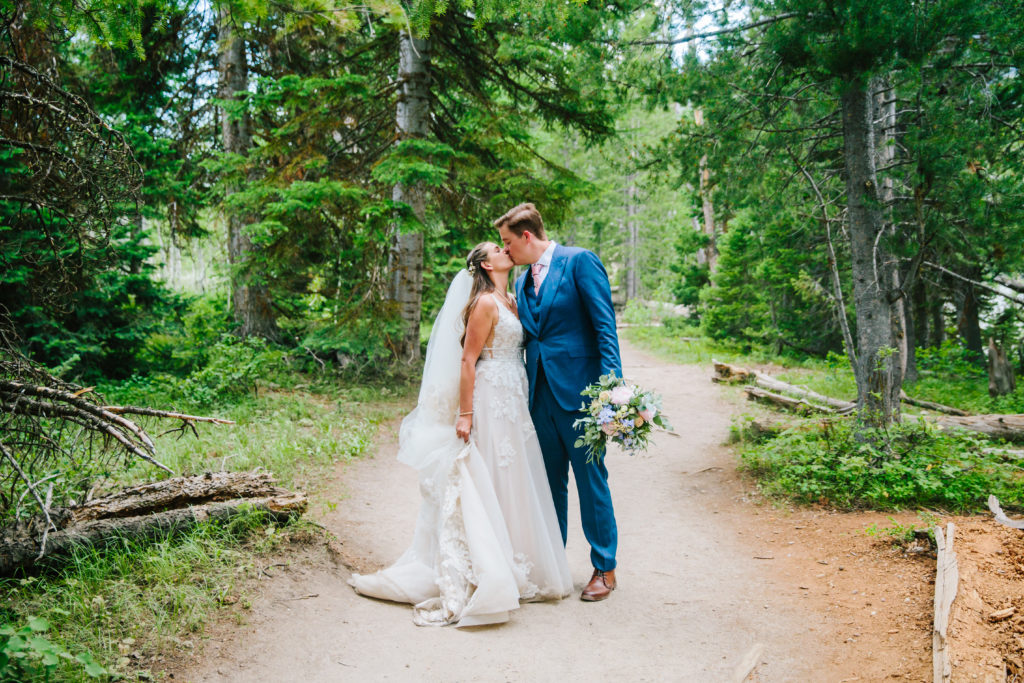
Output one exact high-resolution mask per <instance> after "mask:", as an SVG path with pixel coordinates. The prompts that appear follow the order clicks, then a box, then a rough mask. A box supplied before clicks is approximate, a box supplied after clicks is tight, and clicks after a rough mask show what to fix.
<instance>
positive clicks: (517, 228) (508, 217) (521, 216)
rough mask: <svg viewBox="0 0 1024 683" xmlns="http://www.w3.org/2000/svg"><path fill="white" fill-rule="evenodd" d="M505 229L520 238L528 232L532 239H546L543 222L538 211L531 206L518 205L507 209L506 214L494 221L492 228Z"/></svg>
mask: <svg viewBox="0 0 1024 683" xmlns="http://www.w3.org/2000/svg"><path fill="white" fill-rule="evenodd" d="M503 227H506V228H508V229H509V230H511V231H512V232H513V233H515V235H516V237H522V236H523V233H524V232H526V231H527V230H529V231H530V232H531V233H532V234H533V236H534V237H537V238H539V239H542V240H543V239H547V238H546V237H545V236H544V220H543V219H542V218H541V217H540V211H538V210H537V207H536V206H534V205H533V204H520V205H519V206H514V207H512V208H511V209H509V211H508V213H506V214H505V215H504V216H502V217H501V218H499V219H498V220H496V221H494V228H495V229H496V230H501V228H503Z"/></svg>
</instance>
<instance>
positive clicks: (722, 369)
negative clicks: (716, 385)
mask: <svg viewBox="0 0 1024 683" xmlns="http://www.w3.org/2000/svg"><path fill="white" fill-rule="evenodd" d="M711 362H712V363H713V364H714V366H715V376H714V377H712V378H711V381H712V382H726V383H729V384H733V383H736V382H746V381H748V380H749V379H750V377H751V375H756V374H757V373H755V372H754V371H753V370H748V369H746V368H741V367H740V366H738V365H729V364H728V363H720V362H718V361H717V360H712V361H711Z"/></svg>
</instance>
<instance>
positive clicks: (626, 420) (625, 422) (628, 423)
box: [621, 418, 633, 429]
mask: <svg viewBox="0 0 1024 683" xmlns="http://www.w3.org/2000/svg"><path fill="white" fill-rule="evenodd" d="M621 424H622V426H623V427H625V428H626V429H632V428H633V420H630V419H629V418H622V420H621Z"/></svg>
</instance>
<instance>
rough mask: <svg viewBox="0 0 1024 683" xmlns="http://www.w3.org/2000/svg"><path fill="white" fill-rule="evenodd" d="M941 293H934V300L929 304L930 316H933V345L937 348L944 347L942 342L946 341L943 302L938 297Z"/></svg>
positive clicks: (931, 337) (931, 338) (931, 325)
mask: <svg viewBox="0 0 1024 683" xmlns="http://www.w3.org/2000/svg"><path fill="white" fill-rule="evenodd" d="M938 294H939V293H938V292H937V291H936V292H933V293H932V295H933V296H932V299H931V301H929V302H928V309H929V314H930V316H931V324H930V327H931V335H930V341H931V345H932V346H933V347H935V348H938V347H940V346H942V342H944V341H946V320H945V316H944V315H943V313H942V306H943V303H944V302H943V300H942V297H941V296H939V295H938Z"/></svg>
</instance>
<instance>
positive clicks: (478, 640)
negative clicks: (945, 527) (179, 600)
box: [163, 343, 1024, 683]
mask: <svg viewBox="0 0 1024 683" xmlns="http://www.w3.org/2000/svg"><path fill="white" fill-rule="evenodd" d="M623 361H624V370H625V374H626V376H627V378H629V379H630V380H632V381H635V382H636V383H637V384H639V385H641V386H644V387H645V388H649V389H652V390H655V391H657V392H659V393H661V394H662V397H663V399H664V412H665V414H666V415H667V416H668V417H669V419H670V420H671V421H672V423H673V425H674V427H675V429H676V432H677V434H678V435H679V436H678V437H674V436H668V435H659V436H658V437H657V443H656V445H655V446H654V447H653V448H651V449H650V451H649V452H648V454H647V455H645V456H638V457H634V458H629V457H625V456H622V455H620V454H614V453H613V454H611V456H610V457H609V461H608V465H609V469H610V470H611V480H610V481H611V485H612V493H613V497H614V501H615V506H616V517H617V520H618V525H619V536H620V545H619V553H618V559H619V569H618V571H617V572H616V573H617V578H618V582H619V588H618V589H617V590H616V591H615V592H614V593H613V594H612V596H611V598H610V599H609V600H607V601H605V602H601V603H584V602H581V601H579V600H578V599H577V598H578V592H579V590H580V589H581V588H582V586H583V585H584V584H585V583H586V581H587V580H588V579H589V577H590V572H591V567H590V564H589V561H588V552H589V548H588V546H587V544H586V541H585V540H584V538H583V534H582V531H581V530H580V524H579V519H578V511H577V512H576V516H575V517H570V525H569V527H570V532H569V543H568V552H569V560H570V566H571V568H572V572H573V578H574V580H575V584H576V590H577V595H575V596H573V597H571V598H569V599H567V600H564V601H562V602H559V603H532V604H525V605H523V606H522V607H521V609H519V610H518V611H517V612H516V613H514V614H513V615H512V620H511V621H510V622H509V623H507V624H503V625H500V626H492V627H483V628H477V629H464V630H456V629H454V628H420V627H417V626H415V625H413V623H412V615H411V611H410V609H409V608H408V607H407V606H404V605H396V604H392V603H385V602H380V601H375V600H370V599H366V598H363V597H360V596H358V595H356V594H355V593H354V591H353V590H352V589H351V588H350V587H349V586H348V585H347V584H346V580H347V578H348V577H349V575H350V572H351V571H353V570H356V571H362V572H366V571H372V570H374V569H377V568H380V567H382V566H385V565H386V564H388V563H390V562H392V561H393V560H395V559H396V558H397V557H398V555H399V554H401V552H402V551H403V550H404V549H405V546H406V544H407V543H408V542H409V540H410V538H411V536H412V530H413V525H414V522H415V518H416V513H417V509H418V506H419V495H418V486H417V482H416V477H415V474H414V472H413V471H412V470H410V469H409V468H406V467H404V466H402V465H400V464H399V463H398V462H397V461H396V460H395V452H396V448H397V443H396V440H397V436H396V432H397V423H394V424H391V425H390V426H388V427H386V428H384V429H383V430H382V432H381V435H380V438H379V439H378V446H377V449H376V453H375V454H374V455H373V456H372V457H367V458H365V459H361V460H357V461H353V462H350V463H347V464H339V466H338V467H337V469H336V470H335V472H334V474H333V476H334V479H335V481H334V487H333V488H334V489H335V490H336V492H337V495H336V497H335V498H334V500H336V501H337V504H336V505H334V504H332V503H330V502H326V501H324V504H314V505H313V506H312V511H311V512H310V513H309V514H310V515H311V516H312V517H313V518H314V519H315V521H317V522H319V523H321V524H323V525H324V526H325V527H326V528H327V529H329V530H330V531H331V532H332V533H333V534H334V535H335V536H336V537H337V541H338V542H337V543H333V542H332V543H331V544H329V546H328V547H327V548H325V547H323V546H322V544H321V545H317V544H311V545H308V546H305V547H302V546H298V545H297V546H293V547H292V548H291V549H290V550H289V551H288V552H287V553H286V554H282V555H281V556H280V557H279V558H277V559H274V560H272V561H270V562H268V564H267V566H266V567H264V568H263V569H265V571H261V572H259V575H260V576H261V577H263V578H262V579H261V580H260V581H258V582H253V583H252V584H251V585H250V586H249V588H248V589H247V591H248V593H250V597H249V598H248V599H247V600H244V601H239V603H238V604H237V605H235V606H234V607H233V608H231V609H233V610H234V611H233V618H228V617H227V616H226V617H225V618H222V619H220V620H219V621H218V623H216V624H214V625H213V626H212V627H211V628H210V629H208V631H207V634H206V636H205V637H204V638H203V640H202V641H201V642H200V643H199V646H198V647H196V648H195V649H191V648H190V649H182V651H181V652H179V653H177V654H175V655H173V656H172V658H171V659H170V660H169V661H165V663H164V667H163V668H164V669H165V670H166V671H167V672H168V674H169V675H170V676H171V677H173V679H174V680H177V681H180V680H185V681H195V682H197V683H198V682H207V681H300V680H301V681H305V682H307V683H311V682H314V681H339V680H417V681H469V680H474V681H477V680H478V681H491V680H495V681H520V680H522V681H526V680H530V681H549V680H559V681H570V680H597V681H602V680H629V681H661V680H678V681H730V680H737V679H736V670H737V667H741V666H742V662H743V660H744V659H745V658H746V657H747V656H748V655H749V654H750V653H751V652H752V651H754V649H755V648H757V649H758V650H759V651H760V652H761V655H760V656H759V657H758V658H757V664H756V667H755V669H754V672H753V674H752V675H751V677H750V679H749V680H753V681H836V682H839V681H883V680H890V679H895V680H910V681H929V680H931V619H932V599H933V597H932V596H933V585H932V584H933V581H934V573H935V569H934V567H935V559H934V555H933V554H932V553H931V552H930V551H929V550H927V549H921V551H920V552H914V551H913V550H914V549H911V551H909V552H908V550H907V549H906V548H903V547H897V546H895V545H894V544H893V543H892V541H891V539H889V538H887V537H886V535H885V534H884V533H877V532H876V533H875V534H874V535H872V534H869V533H867V531H866V530H868V529H869V528H871V527H872V525H874V528H875V529H884V528H886V527H891V526H893V525H896V524H900V525H913V524H915V523H916V524H917V525H920V522H921V520H920V518H918V517H917V516H916V515H914V514H913V513H899V514H883V513H876V512H860V513H837V512H833V511H829V510H825V509H809V508H790V507H788V506H783V505H779V504H777V503H772V502H769V501H766V500H764V499H763V498H762V497H761V496H760V495H759V494H758V493H757V492H756V490H755V486H754V483H753V482H752V481H751V480H750V479H748V478H746V477H744V476H743V475H742V474H740V473H738V472H737V469H736V458H735V456H734V454H733V452H732V451H731V450H730V448H729V447H728V446H727V445H726V441H727V440H728V437H729V427H730V421H731V418H732V416H733V415H736V414H739V413H741V412H743V411H744V410H745V407H744V406H743V405H742V404H741V399H740V398H739V397H738V395H737V394H736V393H735V392H730V391H727V390H724V389H723V388H721V387H718V386H716V385H714V384H712V383H711V381H710V377H711V373H712V371H711V368H710V367H702V366H696V365H677V364H672V363H669V362H666V361H664V360H659V359H657V358H655V357H653V356H650V355H648V354H646V353H644V352H641V351H640V350H638V349H637V348H635V347H633V346H631V345H630V344H628V343H624V344H623ZM330 488H332V487H330V486H327V487H321V490H324V489H330ZM570 491H573V484H572V483H571V482H570ZM574 506H575V503H574V502H571V503H570V510H571V511H572V510H574ZM940 521H941V522H943V523H944V522H946V521H954V522H956V523H957V524H958V526H960V527H962V528H963V529H964V531H965V532H966V533H965V536H964V538H965V539H966V541H964V540H959V539H958V543H961V544H962V546H961V547H962V550H961V551H960V555H961V562H962V563H965V562H966V564H964V565H963V566H962V569H961V573H962V575H964V576H965V579H966V580H968V581H974V582H975V583H974V584H971V585H970V588H969V591H973V594H974V595H975V596H978V600H979V601H980V602H978V603H977V604H975V603H974V602H973V601H972V602H971V604H974V606H975V607H976V608H977V609H975V612H976V614H975V615H974V616H977V615H981V614H982V613H983V612H984V611H985V609H987V607H986V606H988V605H995V606H996V607H998V606H1003V605H1001V603H1000V600H1002V602H1007V601H1011V600H1016V601H1017V602H1018V603H1019V602H1020V598H1019V591H1017V592H1016V593H1012V592H1010V593H1007V594H1006V596H1004V597H1002V598H1000V597H999V595H995V594H994V593H993V594H992V595H990V594H989V593H990V592H991V591H995V593H999V591H1000V590H1004V591H1005V590H1010V588H1011V587H1012V584H1006V585H1005V586H1003V588H1002V589H1000V588H998V586H996V585H995V584H993V582H992V581H991V580H990V579H989V578H986V577H991V576H992V575H993V571H996V572H998V571H999V568H998V567H1000V566H1002V565H1000V564H999V563H1005V565H1006V567H1005V568H1004V569H1002V571H1003V575H1006V574H1007V572H1009V573H1010V574H1013V573H1014V572H1017V571H1019V572H1024V564H1022V562H1024V546H1021V545H1020V544H1019V541H1020V538H1019V537H1018V536H1011V535H1010V534H1005V536H1006V538H1005V539H1003V536H998V538H999V539H1002V540H1001V541H998V542H997V541H994V540H991V538H990V536H991V534H989V533H988V532H989V531H991V529H992V526H994V525H992V524H991V523H990V522H988V520H985V519H984V518H982V517H977V518H945V517H943V518H941V520H940ZM972 524H973V525H974V526H973V527H972V526H971V525H972ZM972 529H973V530H974V534H973V536H972V534H971V531H972ZM1019 536H1024V535H1019ZM985 539H989V540H985ZM1003 540H1004V541H1005V543H1007V544H1010V545H1013V544H1014V543H1018V545H1017V546H1016V547H1017V550H1016V551H1014V552H1005V551H1004V550H1003V549H1002V546H1001V545H1000V543H1001V542H1003ZM993 563H995V564H993ZM972 567H982V568H983V569H984V571H982V570H980V569H979V570H978V571H975V570H974V569H972ZM994 568H995V569H994ZM1003 575H1000V576H1003ZM1016 578H1017V580H1018V581H1019V579H1020V577H1019V576H1017V577H1016ZM1004 583H1005V582H1004ZM999 585H1002V584H999ZM986 591H988V592H986ZM243 604H244V605H246V606H245V607H243V606H242V605H243ZM1009 605H1010V603H1009V602H1007V604H1006V605H1005V606H1009ZM1016 606H1017V608H1018V611H1021V610H1022V609H1024V604H1017V605H1016ZM969 617H970V615H969V614H968V613H967V610H966V608H965V609H964V610H961V611H960V612H957V611H956V610H954V615H953V623H952V624H951V635H953V636H956V637H960V638H961V640H959V641H958V640H956V639H955V638H954V643H953V656H954V664H960V663H963V662H975V661H978V662H980V661H983V660H985V658H986V657H987V658H989V659H990V660H991V661H992V662H993V663H994V662H995V661H996V658H997V657H998V655H995V654H993V653H994V652H995V649H998V648H999V645H998V643H996V640H998V639H999V638H1000V637H1001V636H998V634H994V633H995V632H994V630H993V629H992V628H987V629H986V628H983V627H982V628H979V629H974V622H975V621H977V619H974V620H973V621H972V620H971V619H970V618H969ZM1014 623H1015V621H1014V620H1009V621H1008V622H1006V623H1005V624H1003V625H1001V626H1000V628H1001V629H1002V630H1003V631H1006V632H1007V634H1005V637H1002V640H1003V641H1006V642H1015V641H1013V639H1014V638H1016V637H1017V635H1016V632H1015V631H1014V628H1015V626H1014V625H1013V624H1014ZM972 629H973V630H972ZM972 633H973V634H974V635H971V634H972ZM997 636H998V637H997ZM1022 644H1024V641H1022ZM975 645H977V646H978V647H979V648H982V650H984V651H981V650H979V651H974V650H972V649H971V648H972V647H974V646H975ZM986 648H987V649H986ZM993 648H995V649H993ZM961 660H962V661H961ZM992 670H994V669H989V671H992ZM971 673H974V670H973V669H972V670H971ZM974 675H975V676H977V677H978V678H979V680H985V678H987V674H986V672H985V671H982V670H980V669H979V670H978V673H975V674H974Z"/></svg>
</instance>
